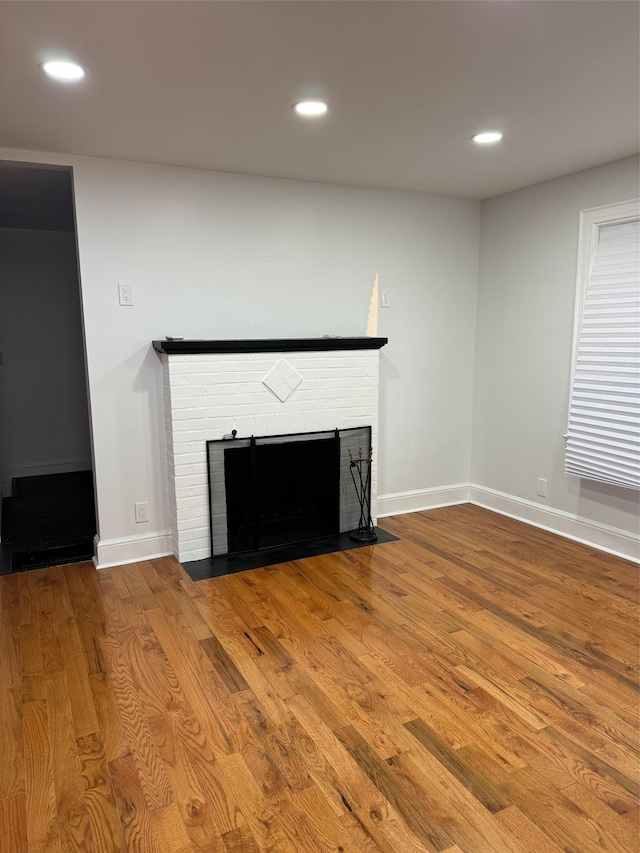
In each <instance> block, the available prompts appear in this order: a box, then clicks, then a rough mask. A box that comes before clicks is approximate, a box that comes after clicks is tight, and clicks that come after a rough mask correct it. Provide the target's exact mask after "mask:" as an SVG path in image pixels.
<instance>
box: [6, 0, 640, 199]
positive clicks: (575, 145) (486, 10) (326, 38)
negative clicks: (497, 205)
mask: <svg viewBox="0 0 640 853" xmlns="http://www.w3.org/2000/svg"><path fill="white" fill-rule="evenodd" d="M638 17H639V5H638V4H637V3H635V2H626V0H620V2H618V0H591V2H589V0H575V2H570V1H568V0H565V2H562V1H561V2H558V1H557V0H549V2H547V0H466V2H461V0H443V2H427V1H426V0H422V1H419V2H403V1H402V0H379V2H374V1H373V0H364V2H358V0H353V2H351V0H329V1H328V2H325V0H306V2H305V0H294V2H280V0H236V2H214V0H208V2H190V0H173V2H155V0H152V2H132V0H125V2H110V0H95V2H84V3H83V2H48V0H44V2H20V0H16V2H0V81H2V82H1V83H0V116H1V117H2V118H1V120H0V146H4V147H8V148H22V149H31V150H38V151H49V152H58V153H66V154H85V155H94V156H99V157H110V158H117V159H127V160H138V161H144V162H150V163H162V164H174V165H180V166H193V167H198V168H205V169H215V170H220V171H226V172H241V173H246V174H254V175H267V176H272V177H280V178H296V179H305V180H312V181H324V182H331V183H341V184H351V185H359V186H374V187H387V188H396V189H404V190H420V191H428V192H435V193H443V194H446V195H454V196H465V197H469V198H487V197H490V196H494V195H498V194H500V193H504V192H507V191H509V190H513V189H517V188H519V187H522V186H526V185H529V184H532V183H536V182H538V181H542V180H546V179H548V178H554V177H557V176H559V175H563V174H568V173H570V172H575V171H579V170H580V169H585V168H588V167H591V166H595V165H599V164H601V163H606V162H609V161H611V160H616V159H618V158H621V157H626V156H629V155H632V154H635V153H637V151H638V127H639V121H640V117H639V101H640V98H639V57H640V50H639V35H638V33H639V21H638ZM54 56H55V57H60V56H64V57H67V58H73V59H75V60H76V61H78V62H79V63H80V64H82V65H84V66H85V67H86V68H87V69H88V72H89V73H88V75H87V77H86V78H85V79H84V80H83V81H82V82H81V83H80V84H78V85H75V86H73V85H69V84H59V83H54V82H53V81H51V80H49V79H47V78H45V76H44V75H43V74H42V72H41V71H40V69H39V63H41V62H42V61H44V60H45V59H48V58H52V57H54ZM305 97H322V98H324V99H326V100H327V102H328V103H329V107H330V111H329V113H328V114H327V115H326V116H324V117H323V118H316V119H306V120H305V119H302V118H300V117H298V116H296V115H295V114H294V113H293V112H292V110H291V109H290V107H291V105H292V104H293V103H294V102H295V101H298V100H300V99H301V98H305ZM496 128H497V129H500V130H502V131H503V132H504V140H503V142H502V143H501V144H500V145H498V146H494V147H492V148H479V147H478V146H475V145H473V143H471V142H470V137H471V135H472V134H473V133H475V132H477V131H479V130H483V129H496Z"/></svg>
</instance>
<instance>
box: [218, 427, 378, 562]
mask: <svg viewBox="0 0 640 853" xmlns="http://www.w3.org/2000/svg"><path fill="white" fill-rule="evenodd" d="M331 438H333V439H334V440H335V442H336V463H337V464H336V490H337V499H338V502H337V527H338V530H337V531H336V532H334V533H331V534H328V535H339V534H341V533H346V532H349V531H351V530H353V529H355V528H356V527H357V526H358V522H359V517H360V504H359V503H358V497H357V494H356V491H355V489H354V485H353V480H352V476H351V470H350V461H351V458H352V456H353V457H354V458H357V457H358V455H360V456H363V455H365V454H366V455H367V456H370V454H371V449H372V427H371V425H363V426H356V427H343V428H336V429H332V430H311V431H309V432H302V433H300V432H298V433H280V434H276V435H260V436H254V435H251V436H248V437H238V436H236V435H235V434H234V435H233V436H231V437H229V436H227V437H225V438H220V439H210V440H208V441H206V454H207V484H208V496H209V532H210V536H211V557H216V556H222V555H225V554H230V553H233V554H239V553H254V552H257V551H267V550H269V549H270V548H274V547H278V545H266V546H262V547H261V546H260V542H259V527H260V520H259V518H258V517H257V498H256V494H257V488H258V487H257V481H256V480H255V479H254V480H252V482H251V484H250V486H249V488H250V489H251V490H252V505H253V507H254V514H253V526H254V535H253V544H254V546H256V544H257V547H253V548H248V549H246V550H243V551H239V550H233V551H229V532H228V524H227V508H226V484H225V467H224V458H225V451H226V450H229V449H233V448H250V449H251V451H252V465H251V477H252V478H255V477H256V476H257V471H256V466H255V460H256V450H257V448H258V447H259V446H263V445H267V444H276V443H277V444H284V443H289V442H295V441H314V440H318V439H320V440H323V439H324V440H326V439H331ZM368 500H369V504H370V502H371V482H370V481H369V483H368ZM222 501H224V512H223V513H220V511H219V510H220V504H221V502H222ZM214 510H215V511H214ZM221 519H224V521H221ZM321 538H325V537H324V536H322V535H318V536H313V537H312V538H307V539H298V540H295V541H296V542H312V541H316V540H318V539H321ZM282 544H284V543H282Z"/></svg>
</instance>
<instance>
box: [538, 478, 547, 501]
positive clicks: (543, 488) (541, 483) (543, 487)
mask: <svg viewBox="0 0 640 853" xmlns="http://www.w3.org/2000/svg"><path fill="white" fill-rule="evenodd" d="M538 496H539V497H541V498H546V496H547V481H546V480H543V479H542V477H538Z"/></svg>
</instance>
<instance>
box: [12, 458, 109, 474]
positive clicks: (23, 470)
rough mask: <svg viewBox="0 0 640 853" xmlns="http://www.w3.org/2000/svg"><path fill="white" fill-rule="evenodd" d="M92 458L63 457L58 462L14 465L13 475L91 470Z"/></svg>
mask: <svg viewBox="0 0 640 853" xmlns="http://www.w3.org/2000/svg"><path fill="white" fill-rule="evenodd" d="M91 467H92V465H91V460H90V459H63V460H60V461H58V462H36V463H34V464H29V465H12V466H11V476H12V477H38V476H40V475H41V474H72V473H73V472H74V471H90V470H91Z"/></svg>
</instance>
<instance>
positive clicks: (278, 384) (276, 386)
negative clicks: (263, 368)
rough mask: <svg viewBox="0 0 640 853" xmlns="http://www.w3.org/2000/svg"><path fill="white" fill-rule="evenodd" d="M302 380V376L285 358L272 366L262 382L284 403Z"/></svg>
mask: <svg viewBox="0 0 640 853" xmlns="http://www.w3.org/2000/svg"><path fill="white" fill-rule="evenodd" d="M301 382H302V376H300V374H299V373H298V371H297V370H295V368H293V367H291V365H290V364H289V363H288V362H286V361H285V360H284V359H283V358H281V359H280V361H279V362H278V363H277V364H276V365H275V366H274V367H272V368H271V370H270V371H269V372H268V373H267V375H266V376H265V377H264V379H263V380H262V384H263V385H266V387H267V388H268V389H269V390H270V391H272V392H273V393H274V394H275V395H276V397H277V398H278V399H279V400H281V401H282V402H283V403H284V401H285V400H286V399H287V398H288V397H290V396H291V394H292V393H293V392H294V391H295V390H296V388H297V387H298V385H299V384H300V383H301Z"/></svg>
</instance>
